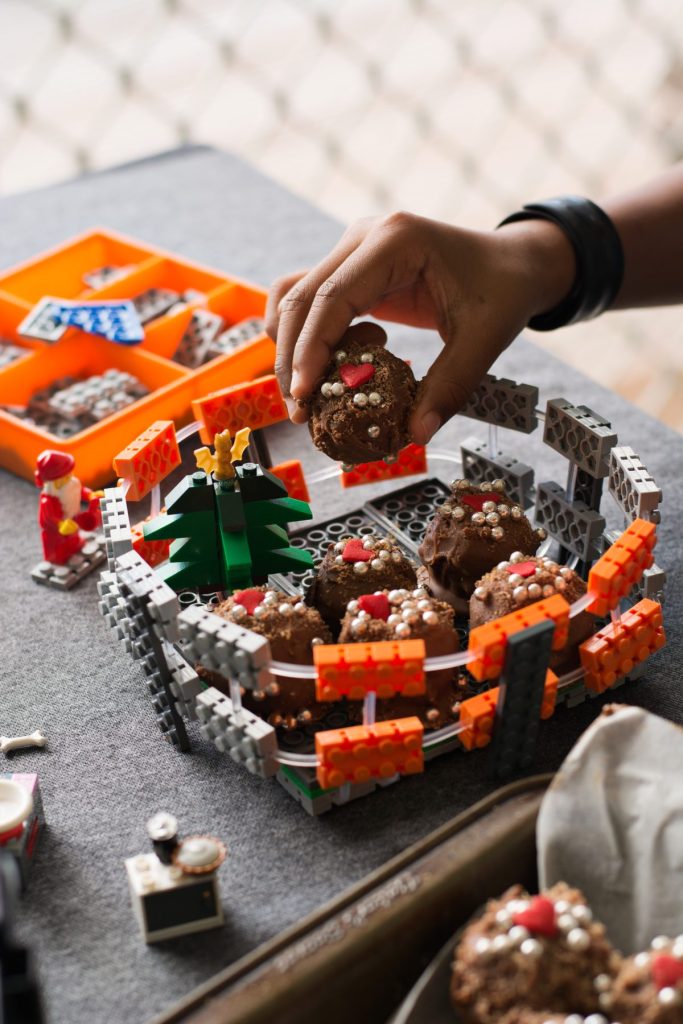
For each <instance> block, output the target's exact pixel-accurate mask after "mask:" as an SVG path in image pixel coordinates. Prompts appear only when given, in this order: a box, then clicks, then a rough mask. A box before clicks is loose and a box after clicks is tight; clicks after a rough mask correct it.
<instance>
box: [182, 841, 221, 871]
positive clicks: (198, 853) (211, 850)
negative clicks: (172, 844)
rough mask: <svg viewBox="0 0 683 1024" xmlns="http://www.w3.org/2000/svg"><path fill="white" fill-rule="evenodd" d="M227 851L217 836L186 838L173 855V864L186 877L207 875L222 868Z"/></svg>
mask: <svg viewBox="0 0 683 1024" xmlns="http://www.w3.org/2000/svg"><path fill="white" fill-rule="evenodd" d="M226 855H227V850H226V849H225V846H224V844H223V843H222V842H221V841H220V839H216V837H215V836H186V838H185V839H182V840H181V841H180V843H179V844H178V846H177V847H176V850H175V852H174V854H173V863H174V864H175V866H176V867H179V868H180V870H181V871H182V872H183V874H184V875H205V874H208V873H209V872H211V871H215V870H216V869H217V868H219V867H220V866H221V864H222V863H223V861H224V860H225V858H226Z"/></svg>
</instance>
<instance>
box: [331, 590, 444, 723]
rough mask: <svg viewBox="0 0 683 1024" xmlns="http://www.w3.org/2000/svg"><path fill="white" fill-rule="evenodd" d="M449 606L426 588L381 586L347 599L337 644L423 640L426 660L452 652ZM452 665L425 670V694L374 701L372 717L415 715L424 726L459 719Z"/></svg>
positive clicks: (385, 717)
mask: <svg viewBox="0 0 683 1024" xmlns="http://www.w3.org/2000/svg"><path fill="white" fill-rule="evenodd" d="M453 617H454V613H453V609H452V608H451V606H450V605H448V604H446V603H445V602H444V601H437V600H436V599H435V598H433V597H429V596H428V594H427V592H426V590H424V589H423V588H422V587H417V588H416V589H414V590H404V589H398V590H380V591H377V592H376V593H374V594H363V595H361V597H359V598H357V599H354V600H352V601H349V603H348V605H347V606H346V615H345V616H344V619H343V621H342V626H341V633H340V634H339V643H341V644H347V643H375V642H376V641H381V640H424V642H425V652H426V655H427V657H428V658H436V657H438V656H440V655H443V654H454V653H455V652H456V651H457V650H458V648H459V641H458V634H457V633H456V631H455V628H454V626H453ZM455 680H456V674H455V670H454V669H443V670H441V671H439V672H428V673H427V678H426V693H425V694H424V695H421V696H418V697H403V696H400V695H398V696H395V697H390V698H386V699H383V700H380V701H378V704H377V718H378V719H387V718H402V717H405V716H408V715H417V716H418V717H419V718H420V719H421V720H422V722H423V723H424V725H425V726H427V727H429V728H438V727H439V726H441V725H445V724H446V722H450V721H453V720H454V719H456V718H457V717H458V712H457V708H456V709H454V707H453V705H454V704H455V703H456V701H458V700H460V699H461V698H462V690H461V688H460V687H459V686H458V684H457V681H455Z"/></svg>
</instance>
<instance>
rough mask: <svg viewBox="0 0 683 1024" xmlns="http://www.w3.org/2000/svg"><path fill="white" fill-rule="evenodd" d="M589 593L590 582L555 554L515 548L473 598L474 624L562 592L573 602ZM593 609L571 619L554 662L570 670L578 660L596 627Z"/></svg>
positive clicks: (482, 581)
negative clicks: (548, 555)
mask: <svg viewBox="0 0 683 1024" xmlns="http://www.w3.org/2000/svg"><path fill="white" fill-rule="evenodd" d="M585 593H586V584H585V582H584V581H583V580H582V579H581V577H580V576H579V574H578V573H577V572H575V571H574V570H573V569H569V568H567V566H564V565H558V563H557V562H554V561H553V560H552V559H551V558H545V557H543V556H541V557H539V556H536V555H534V556H531V557H529V555H525V554H523V553H522V552H521V551H513V552H512V554H511V555H510V556H509V558H506V559H503V561H501V562H499V563H498V565H497V566H496V567H495V569H492V570H491V572H488V573H486V575H485V576H482V578H481V579H480V580H478V581H477V585H476V587H475V588H474V593H473V594H472V597H471V598H470V628H471V629H473V628H474V627H475V626H483V625H484V623H485V622H491V621H492V620H493V619H499V618H500V617H501V615H508V614H509V613H510V612H514V611H516V610H517V609H518V608H525V607H526V606H527V605H529V604H533V603H534V602H535V601H540V600H542V599H543V598H548V597H553V596H554V595H555V594H561V595H562V597H563V598H564V599H565V600H566V601H567V602H568V603H569V604H572V603H573V602H574V601H578V599H579V598H580V597H583V596H584V594H585ZM594 622H595V620H594V618H593V616H592V615H591V614H590V612H585V611H584V612H581V613H580V614H579V615H575V616H574V618H572V619H570V621H569V637H568V639H567V643H566V645H565V646H564V647H563V648H562V650H561V651H553V653H552V655H551V657H550V666H551V668H553V669H562V670H568V669H569V668H571V667H573V666H575V665H577V664H578V660H579V657H578V645H579V644H580V643H582V642H583V641H584V640H586V639H587V638H588V637H589V636H590V635H591V634H592V633H593V632H594V631H595V625H594Z"/></svg>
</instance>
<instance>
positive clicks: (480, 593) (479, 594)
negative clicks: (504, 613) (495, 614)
mask: <svg viewBox="0 0 683 1024" xmlns="http://www.w3.org/2000/svg"><path fill="white" fill-rule="evenodd" d="M487 593H488V591H487V589H486V587H475V588H474V596H475V597H476V599H477V601H485V600H486V595H487Z"/></svg>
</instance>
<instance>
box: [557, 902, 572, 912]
mask: <svg viewBox="0 0 683 1024" xmlns="http://www.w3.org/2000/svg"><path fill="white" fill-rule="evenodd" d="M572 906H573V904H572V903H570V902H569V900H556V901H555V913H556V914H567V913H568V912H569V911H570V910H571V909H572Z"/></svg>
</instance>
